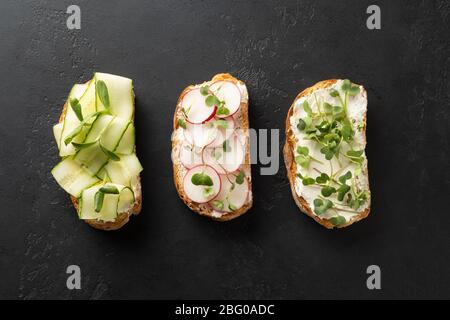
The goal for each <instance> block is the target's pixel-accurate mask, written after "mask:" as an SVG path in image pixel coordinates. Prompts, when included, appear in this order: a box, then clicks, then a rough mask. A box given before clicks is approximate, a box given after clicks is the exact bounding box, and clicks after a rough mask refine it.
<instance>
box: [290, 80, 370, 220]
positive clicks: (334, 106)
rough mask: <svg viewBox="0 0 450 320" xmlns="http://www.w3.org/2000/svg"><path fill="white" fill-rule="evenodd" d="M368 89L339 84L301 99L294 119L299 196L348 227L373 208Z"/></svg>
mask: <svg viewBox="0 0 450 320" xmlns="http://www.w3.org/2000/svg"><path fill="white" fill-rule="evenodd" d="M366 109H367V95H366V92H365V90H364V88H363V87H362V86H359V85H355V84H353V83H351V82H350V81H349V80H338V81H337V82H336V83H334V84H333V85H331V86H329V87H327V88H321V89H318V90H315V91H314V92H312V93H310V94H308V95H306V96H304V97H301V98H299V99H298V100H297V101H296V104H295V105H294V109H293V115H292V116H291V118H290V125H291V129H292V131H293V133H294V136H295V149H294V157H295V164H296V179H295V190H296V193H297V194H298V195H299V196H301V197H303V198H304V199H305V200H306V201H307V202H308V203H309V204H312V205H311V207H312V211H313V212H314V214H315V215H317V216H319V217H320V218H321V219H326V220H329V221H330V222H331V223H332V224H333V225H336V226H337V225H342V224H345V223H347V222H349V221H350V220H351V219H352V217H354V216H356V215H358V214H359V213H360V212H362V211H364V210H365V209H366V208H368V207H369V205H370V191H369V181H368V175H367V158H366V155H365V146H366V140H365V132H364V131H365V113H366Z"/></svg>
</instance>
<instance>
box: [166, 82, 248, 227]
mask: <svg viewBox="0 0 450 320" xmlns="http://www.w3.org/2000/svg"><path fill="white" fill-rule="evenodd" d="M221 80H224V81H230V82H233V83H234V84H236V85H238V86H239V87H240V89H241V94H243V96H244V97H245V98H242V99H241V103H240V107H239V111H238V112H237V113H236V114H235V115H233V117H234V120H235V123H236V127H235V128H240V129H241V130H242V134H243V135H245V137H244V140H245V145H244V150H245V151H244V152H245V155H244V162H243V164H242V165H241V168H242V170H243V171H244V172H245V174H246V177H247V178H248V184H249V192H248V196H247V200H246V202H245V204H244V205H243V206H242V207H240V208H239V209H237V210H235V211H232V212H227V213H225V212H223V213H219V212H217V211H216V210H214V209H213V208H212V207H211V206H209V205H208V204H202V203H196V202H193V201H192V200H191V199H189V198H188V196H187V195H186V193H185V191H184V189H183V178H184V175H185V174H186V171H187V170H186V168H185V167H184V166H183V165H182V164H181V163H180V161H177V159H176V157H178V150H179V148H180V147H181V144H182V142H183V140H182V138H180V136H181V135H182V133H181V134H180V130H182V128H180V125H179V123H178V119H179V117H180V116H182V106H181V102H182V98H183V96H184V95H185V94H186V93H187V92H188V91H189V90H191V89H193V88H196V87H200V86H202V85H209V84H211V83H213V82H215V81H221ZM242 91H244V92H242ZM248 129H249V120H248V92H247V88H246V86H245V84H244V82H242V81H240V80H238V79H236V78H234V77H233V76H232V75H230V74H228V73H221V74H217V75H215V76H214V77H213V78H212V79H211V81H208V82H204V83H203V84H199V85H191V86H188V87H187V88H185V89H184V90H183V91H182V93H181V95H180V97H179V98H178V102H177V106H176V109H175V113H174V117H173V130H174V132H173V135H172V160H173V161H172V162H173V179H174V183H175V187H176V189H177V192H178V195H179V197H180V198H181V200H183V202H184V203H185V204H186V205H187V206H188V207H189V208H190V209H191V210H193V211H195V212H197V213H198V214H200V215H202V216H206V217H209V218H211V219H213V220H217V221H229V220H232V219H234V218H237V217H239V216H241V215H243V214H244V213H246V212H247V211H248V210H249V209H250V208H251V206H252V203H253V197H252V183H251V165H250V139H249V132H248Z"/></svg>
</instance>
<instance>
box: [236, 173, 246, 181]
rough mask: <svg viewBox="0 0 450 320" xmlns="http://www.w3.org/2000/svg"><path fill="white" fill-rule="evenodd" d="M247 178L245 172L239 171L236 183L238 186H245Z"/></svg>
mask: <svg viewBox="0 0 450 320" xmlns="http://www.w3.org/2000/svg"><path fill="white" fill-rule="evenodd" d="M244 178H245V173H244V170H241V171H239V174H238V175H237V176H236V183H237V184H243V183H244Z"/></svg>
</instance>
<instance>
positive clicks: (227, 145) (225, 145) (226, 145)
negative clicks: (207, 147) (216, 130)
mask: <svg viewBox="0 0 450 320" xmlns="http://www.w3.org/2000/svg"><path fill="white" fill-rule="evenodd" d="M222 148H223V151H224V152H230V151H231V146H230V141H228V140H225V141H224V142H223V143H222Z"/></svg>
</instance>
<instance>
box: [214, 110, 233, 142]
mask: <svg viewBox="0 0 450 320" xmlns="http://www.w3.org/2000/svg"><path fill="white" fill-rule="evenodd" d="M218 120H219V121H226V123H227V124H226V128H224V127H221V126H218V127H217V135H216V138H215V139H214V141H213V142H211V143H210V144H209V145H208V147H219V146H221V145H222V144H223V142H224V141H225V140H227V139H229V138H230V137H231V135H232V134H233V132H234V127H235V121H234V118H233V117H228V118H225V119H218Z"/></svg>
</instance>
